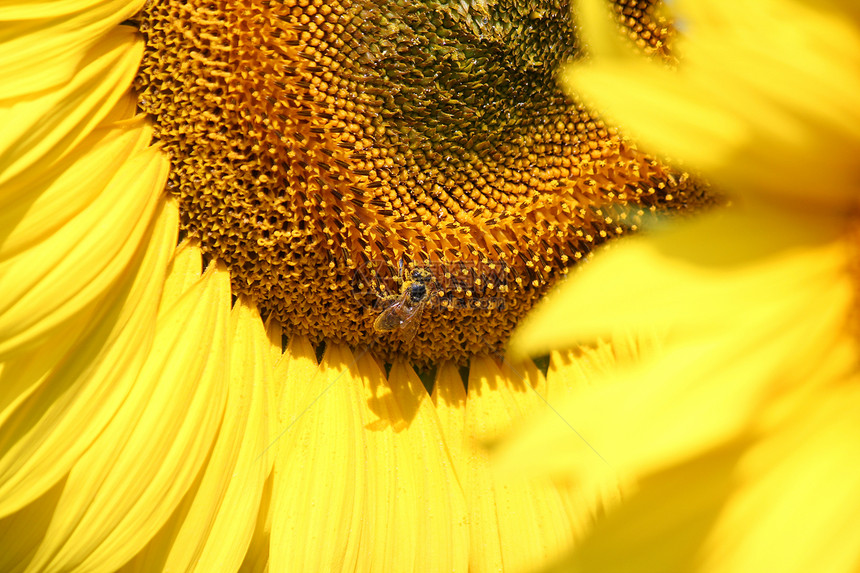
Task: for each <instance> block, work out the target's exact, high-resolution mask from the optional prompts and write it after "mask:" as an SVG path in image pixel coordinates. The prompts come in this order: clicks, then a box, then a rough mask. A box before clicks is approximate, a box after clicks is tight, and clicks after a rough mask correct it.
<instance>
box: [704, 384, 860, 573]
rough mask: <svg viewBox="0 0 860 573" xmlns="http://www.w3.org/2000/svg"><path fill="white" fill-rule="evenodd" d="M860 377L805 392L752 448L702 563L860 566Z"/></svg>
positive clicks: (835, 569) (723, 567)
mask: <svg viewBox="0 0 860 573" xmlns="http://www.w3.org/2000/svg"><path fill="white" fill-rule="evenodd" d="M858 382H860V380H858V379H857V378H856V377H855V378H853V379H851V380H847V381H845V382H843V383H842V384H840V385H839V386H837V387H834V388H828V389H827V390H825V391H823V392H819V393H816V394H810V395H806V396H804V397H803V398H802V399H801V400H798V401H797V402H796V403H795V405H796V408H795V409H794V410H793V411H792V412H790V413H787V415H786V416H785V424H784V425H783V426H781V427H779V428H774V429H773V430H772V431H771V432H768V433H767V434H765V435H764V437H763V439H762V440H761V441H760V442H759V443H757V444H755V445H754V446H752V447H750V448H749V450H748V451H747V452H746V453H745V455H744V457H743V458H742V459H741V460H740V463H739V466H738V469H737V471H736V474H735V479H734V480H733V481H734V485H735V486H736V488H737V491H735V492H734V493H733V495H732V497H731V498H730V500H729V502H728V503H727V506H726V508H725V509H724V510H723V511H721V512H720V513H719V516H718V518H717V522H716V524H715V526H714V529H713V531H712V533H711V536H710V539H709V540H708V543H707V544H706V549H705V553H706V557H705V558H704V559H703V561H705V562H706V565H705V566H704V567H702V571H737V572H739V573H746V572H750V573H751V572H754V571H755V572H758V571H784V572H786V573H801V572H805V571H813V570H814V571H821V572H827V573H849V572H853V571H857V568H858V566H860V529H858V528H857V527H856V518H857V508H858V507H860V468H858V466H857V464H855V463H853V461H854V460H856V459H857V458H858V456H860V440H858V439H857V436H858V435H860V423H858V417H857V411H858V408H860V386H858ZM688 487H689V482H688ZM695 489H696V490H698V491H700V488H699V487H696V488H695Z"/></svg>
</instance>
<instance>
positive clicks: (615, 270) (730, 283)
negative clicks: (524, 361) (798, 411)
mask: <svg viewBox="0 0 860 573" xmlns="http://www.w3.org/2000/svg"><path fill="white" fill-rule="evenodd" d="M841 227H842V223H841V221H839V220H837V219H831V218H823V219H812V220H810V219H809V218H808V217H805V216H803V215H801V214H796V213H779V212H777V211H774V210H768V211H764V210H753V209H746V210H745V209H737V210H730V211H720V212H718V213H715V214H713V215H710V216H707V217H703V218H701V219H699V220H696V221H692V222H688V223H684V224H678V225H676V226H675V227H673V228H670V229H666V230H664V231H662V232H659V233H658V232H655V233H654V234H653V235H652V236H649V237H647V238H646V237H641V238H637V239H633V240H631V241H627V242H626V243H625V244H623V245H616V246H615V247H613V248H612V249H609V250H607V251H606V252H603V253H600V256H599V257H595V260H594V261H593V262H589V263H588V264H587V265H584V266H583V267H581V268H580V269H579V270H578V271H577V272H576V273H573V274H572V276H571V277H570V279H569V280H567V281H565V283H564V284H562V285H561V286H560V288H559V289H557V291H556V292H554V293H552V294H551V295H550V296H548V297H547V299H546V300H545V301H543V302H542V303H541V305H539V306H538V307H537V308H536V309H535V312H534V313H533V314H532V315H531V316H530V317H528V318H527V319H526V320H525V321H524V322H523V323H522V324H521V326H520V328H519V329H518V331H517V332H516V333H515V334H514V336H513V338H512V340H511V346H512V349H513V351H514V352H515V353H517V354H534V353H539V352H545V351H546V350H548V349H549V348H552V347H554V346H561V347H564V346H575V345H576V344H577V343H579V342H581V341H587V340H592V339H596V338H598V337H601V336H608V335H611V334H612V333H613V332H616V331H618V330H627V331H631V332H667V333H668V332H670V331H671V335H672V337H673V338H677V339H684V340H689V339H690V338H691V337H707V336H710V335H711V334H715V333H722V332H725V331H726V330H727V329H734V328H735V327H736V326H737V320H738V318H737V317H738V316H739V315H742V316H744V317H745V319H744V320H746V321H748V322H753V321H755V322H760V323H761V324H763V325H765V326H764V327H765V328H768V329H771V328H772V329H774V330H780V329H781V328H782V327H783V326H789V325H790V323H791V322H793V320H794V317H795V314H796V313H802V314H803V313H806V312H808V310H809V309H811V308H816V309H827V308H842V309H846V308H848V306H849V305H850V302H849V299H850V298H851V296H852V295H851V291H852V284H851V277H850V275H849V273H848V272H847V256H848V253H849V250H848V249H849V246H848V245H847V244H846V243H844V242H841V241H834V240H833V239H834V238H835V237H836V236H838V233H840V232H842V230H843V229H842V228H841ZM582 301H589V302H588V304H582ZM559 316H570V317H573V319H572V320H558V317H559ZM774 320H782V321H783V322H786V323H789V324H785V325H781V324H775V325H774V324H773V323H772V321H774ZM769 321H770V322H769ZM768 324H770V326H768Z"/></svg>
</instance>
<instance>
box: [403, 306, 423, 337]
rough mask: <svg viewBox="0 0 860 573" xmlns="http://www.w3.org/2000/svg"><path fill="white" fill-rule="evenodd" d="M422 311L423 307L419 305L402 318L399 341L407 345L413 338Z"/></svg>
mask: <svg viewBox="0 0 860 573" xmlns="http://www.w3.org/2000/svg"><path fill="white" fill-rule="evenodd" d="M422 310H424V305H423V304H419V305H418V306H416V307H415V308H413V309H412V310H411V311H410V312H409V314H408V315H406V316H405V317H404V318H403V322H402V323H401V327H400V339H401V340H402V341H403V342H406V343H407V344H408V343H409V342H412V339H413V338H415V333H417V332H418V324H419V323H420V322H421V311H422Z"/></svg>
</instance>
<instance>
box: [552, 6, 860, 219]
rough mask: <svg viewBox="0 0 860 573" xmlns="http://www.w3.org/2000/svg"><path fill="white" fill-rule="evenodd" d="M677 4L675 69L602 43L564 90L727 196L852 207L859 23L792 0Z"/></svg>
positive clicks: (859, 95) (858, 126) (859, 126)
mask: <svg viewBox="0 0 860 573" xmlns="http://www.w3.org/2000/svg"><path fill="white" fill-rule="evenodd" d="M591 3H592V2H589V3H588V4H587V5H590V4H591ZM677 5H678V6H677V8H678V18H679V19H680V20H681V22H682V25H681V28H682V30H684V31H685V32H686V34H685V35H684V36H683V37H682V39H681V40H679V42H678V46H677V48H678V51H679V52H680V53H681V62H680V64H679V66H678V69H677V70H668V69H665V68H663V67H661V66H660V65H659V64H657V63H656V62H647V61H644V59H640V61H631V58H630V57H629V54H628V55H626V57H619V56H618V50H615V51H613V50H606V49H604V50H602V52H601V51H600V50H598V53H596V54H595V57H594V60H593V62H589V63H586V64H580V65H574V66H571V67H570V68H568V70H567V71H566V72H565V73H564V78H563V82H564V85H565V86H566V87H567V89H568V90H569V91H571V92H573V93H576V94H578V95H579V96H580V97H582V98H583V99H584V100H585V101H586V102H587V103H588V104H589V105H590V106H591V107H593V108H595V109H597V110H600V112H601V113H602V115H604V116H605V117H608V118H610V119H611V120H612V121H613V122H615V123H617V124H618V125H620V126H621V128H622V129H623V130H624V131H625V133H627V134H629V135H631V136H632V137H633V138H634V139H636V140H637V141H639V142H640V143H641V144H642V145H643V147H644V148H646V149H648V150H650V151H651V152H654V153H662V154H664V155H668V156H669V157H670V158H671V159H674V160H676V161H679V162H681V163H682V164H684V165H686V166H688V167H689V168H695V169H697V170H701V171H702V172H703V173H704V175H705V176H706V177H707V178H708V179H709V180H710V181H711V182H713V183H715V184H717V185H719V186H720V187H722V188H724V189H725V190H726V191H727V192H731V193H743V194H747V195H761V196H765V197H768V198H769V199H770V200H777V201H782V202H786V203H800V204H801V205H815V206H817V207H821V206H824V207H826V208H829V209H832V208H834V207H837V208H841V207H843V206H845V205H847V204H853V203H854V202H855V200H856V199H855V196H856V188H857V181H858V177H860V170H858V168H857V163H856V161H855V157H856V155H857V150H858V141H860V112H858V109H860V74H857V69H858V66H860V28H858V26H857V25H856V21H853V22H852V21H851V20H850V19H847V18H846V17H845V14H842V13H840V12H838V11H827V10H822V9H821V7H820V6H817V5H814V4H810V3H807V2H802V1H795V0H767V1H762V2H756V3H754V4H750V3H744V2H737V1H728V2H677ZM587 24H588V22H586V25H587ZM607 34H608V33H607V32H604V33H603V34H602V35H603V36H605V35H607ZM593 43H594V44H595V45H596V46H597V47H598V48H600V47H601V46H603V45H604V44H606V43H607V42H606V41H603V42H596V41H595V42H593ZM715 86H718V88H716V89H715Z"/></svg>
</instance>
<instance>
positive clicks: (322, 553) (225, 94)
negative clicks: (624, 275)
mask: <svg viewBox="0 0 860 573" xmlns="http://www.w3.org/2000/svg"><path fill="white" fill-rule="evenodd" d="M615 7H616V22H617V25H619V26H621V27H622V28H623V29H625V30H626V31H627V35H628V37H629V39H630V40H631V41H632V42H631V45H634V46H636V49H637V50H638V51H639V52H640V53H646V54H649V55H650V57H651V58H653V59H655V60H660V61H667V62H668V61H671V59H672V57H673V56H672V54H671V51H670V50H669V49H668V45H667V41H668V39H669V38H670V36H671V34H672V28H671V26H670V25H669V24H668V23H667V22H666V21H664V20H662V19H661V17H660V16H659V15H658V14H657V13H656V12H655V11H654V6H653V5H652V3H650V2H629V1H619V2H617V3H616V4H615ZM568 12H569V9H568V6H567V4H566V3H564V2H523V3H508V2H499V3H498V4H495V3H481V2H476V3H474V4H450V5H448V4H445V3H434V2H412V1H406V0H403V1H398V2H388V3H382V4H380V3H375V2H361V1H343V2H340V3H335V2H318V1H317V2H314V1H310V2H268V1H264V2H255V1H250V0H245V1H241V2H215V3H212V2H179V1H170V0H165V1H161V0H157V1H151V2H147V3H145V4H144V3H143V2H140V1H137V2H126V1H121V0H120V1H114V0H109V1H106V2H95V1H88V0H74V1H70V2H60V3H57V2H43V3H21V4H11V5H6V6H4V7H2V8H0V20H2V21H3V34H2V37H0V41H2V50H0V54H2V55H0V62H2V66H0V70H2V71H0V74H2V82H0V124H2V125H3V126H4V127H3V130H2V133H0V205H2V207H0V220H2V223H0V388H2V406H0V518H2V519H0V524H2V525H0V532H2V533H0V535H2V539H3V540H2V542H0V547H3V551H0V569H2V570H4V571H40V572H49V571H115V570H120V569H121V570H127V571H133V570H137V571H159V570H165V571H168V570H169V571H179V570H183V571H184V570H189V571H190V570H197V571H239V570H241V571H264V570H271V571H341V570H347V571H356V570H373V571H407V570H426V571H463V570H467V569H468V570H472V571H485V570H494V571H495V570H500V569H504V570H507V571H517V570H523V569H525V568H527V567H530V566H532V565H534V564H535V563H540V562H544V561H546V560H549V559H552V558H554V557H557V556H558V555H561V554H562V553H563V551H564V550H565V549H566V548H567V547H568V546H569V545H570V544H571V543H572V542H573V540H574V539H576V538H577V536H579V535H580V532H581V531H583V530H584V528H585V527H586V525H587V524H588V523H589V522H590V521H591V519H592V516H593V515H595V514H596V513H599V512H600V511H601V508H602V507H603V506H604V505H606V504H609V503H613V500H614V499H615V498H616V497H617V488H616V487H615V483H614V481H613V478H612V476H611V475H607V472H606V471H605V467H603V466H602V465H601V463H598V464H595V465H596V466H597V467H596V468H595V472H594V474H593V476H592V481H593V482H595V483H597V484H598V485H599V487H600V490H599V491H600V493H598V494H592V493H591V491H590V490H588V491H587V492H586V490H572V489H570V488H559V487H558V486H556V484H554V483H552V482H551V481H550V480H548V479H542V478H529V479H523V480H520V479H512V480H507V481H504V480H498V479H497V478H496V477H495V475H494V474H493V473H492V472H491V471H490V469H489V460H488V456H487V453H486V452H485V451H484V450H483V449H482V448H481V447H479V446H478V445H476V444H477V443H478V442H480V441H485V440H490V439H494V438H497V437H498V436H500V435H502V433H504V432H505V431H507V430H508V429H510V428H511V427H512V426H513V425H514V424H515V423H516V422H517V421H518V420H521V419H523V418H524V417H525V416H527V415H529V414H533V413H535V412H538V411H540V410H541V409H544V408H546V407H547V402H546V401H545V400H544V398H545V397H546V396H550V397H551V396H556V395H559V396H560V395H562V394H564V393H566V392H567V391H568V388H567V386H565V384H567V378H564V380H561V379H560V380H561V381H560V382H558V383H555V382H553V380H554V378H553V376H554V374H553V373H554V372H556V371H557V370H558V369H559V368H562V367H564V368H566V369H567V370H565V371H568V370H569V369H570V368H581V367H582V366H581V364H585V363H586V362H583V361H585V360H586V359H585V358H582V357H578V356H576V355H574V354H571V355H564V356H561V355H558V356H554V358H553V364H552V365H551V366H550V367H549V370H548V371H547V370H546V368H544V369H541V368H539V367H538V366H537V365H536V363H535V362H533V361H530V360H526V361H522V362H516V361H510V360H506V359H504V357H503V356H502V354H501V352H502V349H503V348H504V345H505V343H506V341H507V338H508V336H509V334H510V332H511V331H512V330H513V328H514V326H515V325H516V323H517V322H518V321H519V319H520V318H521V317H522V316H523V315H524V314H525V313H526V312H527V311H528V310H529V309H530V308H531V306H532V305H533V304H534V303H535V302H536V301H537V300H538V299H539V298H540V297H541V296H542V295H543V294H544V293H545V292H546V291H547V290H548V289H549V288H550V287H551V286H552V285H553V284H554V283H555V282H556V281H557V280H558V279H559V278H560V277H562V276H563V275H564V274H566V272H567V269H568V267H569V266H570V265H572V264H573V263H575V262H576V261H578V260H580V259H586V258H588V257H589V253H590V251H591V249H592V248H593V247H594V246H596V245H598V244H600V243H602V242H604V241H607V240H609V239H610V238H613V237H616V236H618V235H623V234H627V233H628V232H630V231H635V230H636V229H637V228H638V226H639V225H640V221H641V219H642V217H643V215H645V214H646V213H651V212H656V211H660V210H663V209H666V210H687V209H691V208H695V207H696V206H698V205H701V204H706V203H708V201H709V199H708V198H707V196H706V194H705V191H704V190H703V187H702V186H700V185H699V184H696V183H693V181H692V179H690V178H688V177H687V176H686V175H685V174H684V173H683V172H681V171H678V170H675V169H674V168H669V167H667V166H666V165H665V164H663V163H661V162H660V161H658V160H656V159H655V158H654V157H652V156H649V155H647V154H645V153H642V152H641V151H639V150H638V148H637V147H636V146H635V145H633V144H631V143H630V142H629V141H627V140H626V139H625V138H623V137H621V136H620V135H619V134H618V132H617V131H616V130H615V129H614V128H610V127H607V126H606V125H605V124H604V123H603V122H602V121H601V120H600V119H599V117H598V116H597V115H596V114H593V113H591V112H588V111H587V110H586V109H585V107H584V106H583V105H582V104H581V103H580V102H578V101H577V100H576V99H575V98H570V97H566V96H565V95H564V94H563V93H562V92H561V91H560V89H559V88H558V87H557V84H556V80H557V78H558V77H557V70H558V69H559V66H560V65H561V64H562V63H564V62H565V61H570V60H578V59H582V58H583V57H584V50H583V46H582V43H581V42H580V40H579V39H578V38H577V37H576V35H575V33H574V26H573V24H572V23H571V21H570V18H569V13H568ZM130 88H133V89H130ZM383 313H389V314H388V315H386V316H388V317H389V318H388V319H386V321H381V322H380V318H379V317H380V316H382V314H383ZM407 324H408V325H409V326H408V327H407ZM386 325H390V326H386ZM600 356H601V355H599V353H598V354H595V355H594V356H593V357H592V356H591V355H589V358H588V360H592V359H593V360H596V362H595V364H603V363H602V362H601V361H600V360H601V359H600ZM595 357H596V358H595ZM559 360H561V363H560V362H559ZM588 364H591V362H588ZM595 367H597V366H595ZM600 367H601V368H602V366H600ZM416 368H418V371H416ZM547 372H548V373H549V374H548V375H547ZM419 374H420V376H419ZM464 381H465V382H466V384H464ZM427 387H431V388H432V391H429V392H428V390H427ZM586 463H588V462H586Z"/></svg>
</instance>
